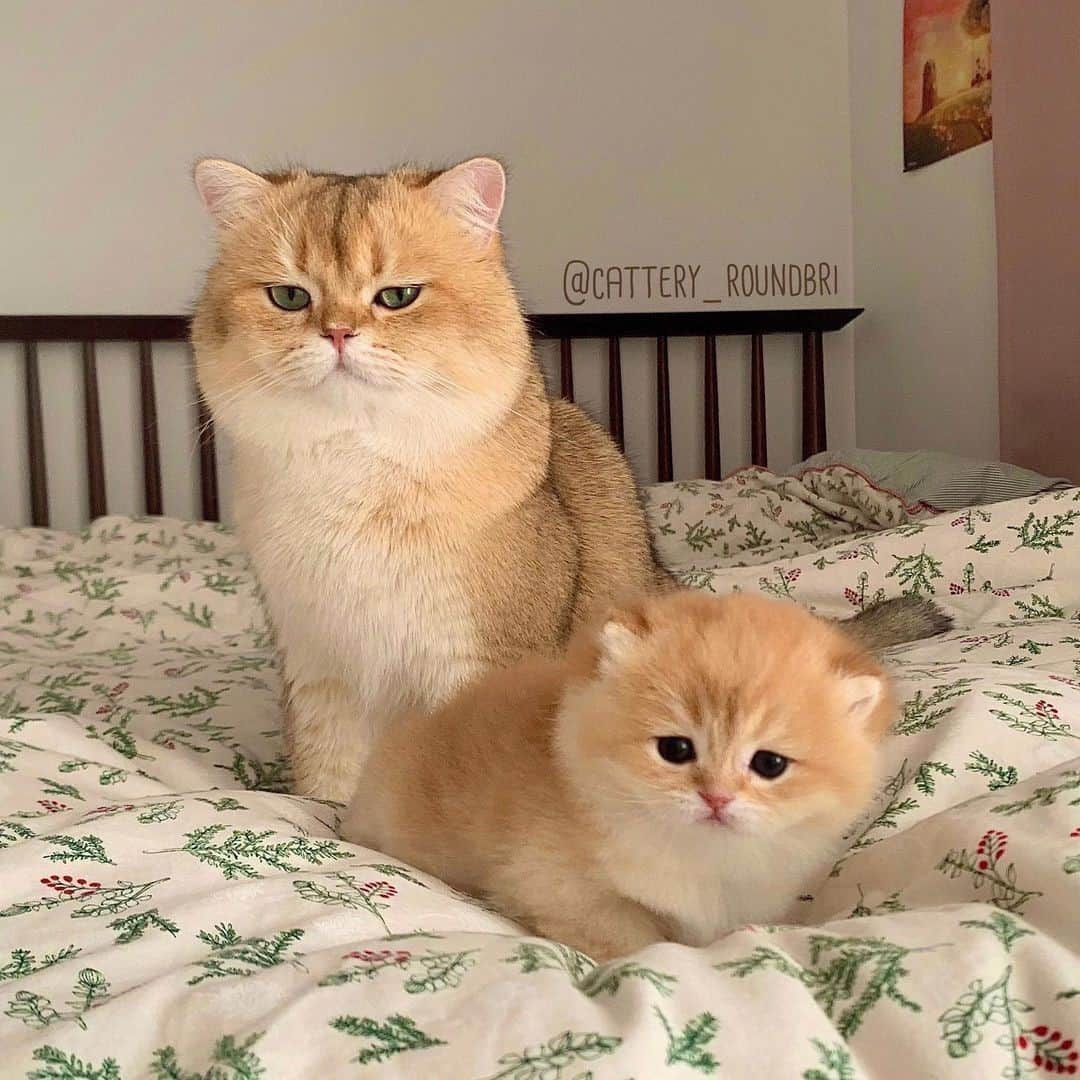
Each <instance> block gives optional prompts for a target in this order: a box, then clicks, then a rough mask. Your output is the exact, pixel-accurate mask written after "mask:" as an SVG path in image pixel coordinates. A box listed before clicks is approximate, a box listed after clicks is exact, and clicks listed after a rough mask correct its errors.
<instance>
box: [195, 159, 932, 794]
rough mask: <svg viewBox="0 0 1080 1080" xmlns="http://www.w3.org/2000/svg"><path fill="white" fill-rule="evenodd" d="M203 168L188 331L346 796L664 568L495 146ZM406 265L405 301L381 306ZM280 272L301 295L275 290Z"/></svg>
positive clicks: (242, 523) (314, 782)
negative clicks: (207, 252) (541, 333)
mask: <svg viewBox="0 0 1080 1080" xmlns="http://www.w3.org/2000/svg"><path fill="white" fill-rule="evenodd" d="M196 183H197V185H198V187H199V191H200V193H201V195H202V197H203V200H204V202H205V203H206V205H207V207H208V209H209V210H210V212H211V214H212V216H213V218H214V220H215V221H216V222H217V224H218V254H217V259H216V261H215V263H214V265H213V267H212V268H211V270H210V272H209V273H208V275H207V279H206V285H205V288H204V289H203V292H202V295H201V297H200V299H199V302H198V305H197V309H196V312H195V318H194V321H193V324H192V341H193V343H194V346H195V352H196V359H197V369H198V377H199V383H200V386H201V389H202V392H203V394H204V395H205V397H206V400H207V401H208V403H209V405H210V407H211V409H212V411H213V414H214V417H215V420H216V421H217V422H218V423H219V424H220V425H221V427H222V428H224V429H225V431H226V432H227V433H228V434H229V435H230V436H231V438H232V440H233V443H234V446H235V464H236V481H237V500H236V518H237V524H238V526H239V530H240V533H241V536H242V539H243V540H244V542H245V544H246V546H247V548H248V550H249V551H250V553H251V556H252V560H253V564H254V567H255V571H256V573H257V575H258V577H259V581H260V584H261V586H262V589H263V593H264V596H265V599H266V604H267V607H268V610H269V615H270V618H271V622H272V623H273V626H274V629H275V633H276V637H277V643H278V646H279V648H280V651H281V654H282V658H283V666H284V677H285V684H286V690H287V700H286V725H285V734H286V739H287V742H288V746H289V750H290V754H291V758H292V764H293V771H294V777H295V785H296V789H297V791H298V792H300V793H301V794H305V795H318V796H323V797H326V798H339V799H344V798H347V797H348V795H349V793H350V792H351V790H352V787H353V781H354V779H355V771H356V769H357V767H358V763H359V760H360V757H361V756H362V753H361V752H362V749H363V747H364V746H365V745H367V744H368V743H369V742H370V740H371V738H372V737H373V734H374V733H375V731H376V729H377V727H378V726H379V725H380V724H381V723H382V722H384V721H385V720H387V719H388V718H392V717H393V716H395V715H397V714H398V713H400V712H402V711H403V710H408V709H412V708H416V707H430V706H433V705H436V704H438V703H439V702H441V701H443V700H445V699H446V698H447V697H448V696H449V695H451V694H452V693H453V692H454V691H455V690H457V689H458V688H459V687H460V686H462V685H463V684H464V683H466V682H467V681H468V680H469V679H470V678H473V677H475V676H477V675H479V674H480V673H482V672H483V671H485V670H487V669H489V668H491V667H492V666H499V665H504V664H507V663H511V662H513V661H514V660H515V659H517V658H518V657H520V656H521V655H523V654H525V653H528V652H541V653H547V654H551V655H554V654H556V653H557V652H558V651H559V650H560V649H561V648H562V647H563V646H564V645H565V642H566V638H567V634H568V633H569V632H570V631H571V630H572V629H573V628H574V627H575V626H576V625H578V624H579V623H580V622H581V620H582V619H583V618H584V617H585V616H586V615H587V614H588V613H589V612H590V611H591V610H593V608H594V606H595V605H597V604H607V603H609V602H611V601H612V600H613V599H614V597H615V596H616V595H617V593H618V592H619V591H620V590H622V589H650V588H663V587H666V586H667V585H668V584H670V583H669V581H668V578H667V576H666V574H665V572H664V571H663V570H661V569H660V568H659V567H658V566H657V565H656V564H655V562H654V559H653V556H652V552H651V548H650V543H649V538H648V532H647V528H646V523H645V519H644V515H643V513H642V511H641V508H640V505H639V502H638V497H637V492H636V490H635V486H634V482H633V480H632V478H631V475H630V471H629V469H628V467H627V464H626V461H625V460H624V459H623V457H622V455H621V454H620V453H619V452H618V450H617V449H616V447H615V446H614V444H613V443H612V442H611V440H610V439H609V438H608V437H607V435H606V433H604V432H603V431H602V430H601V429H600V428H599V427H598V426H597V425H596V424H595V423H593V421H592V420H590V419H589V418H588V417H587V416H586V415H585V413H583V412H582V411H581V410H580V409H578V408H576V407H575V406H574V405H571V404H569V403H567V402H564V401H552V400H550V399H549V398H548V396H547V394H546V393H545V390H544V386H543V381H542V378H541V375H540V372H539V369H538V367H537V365H536V362H535V360H534V358H533V356H532V353H531V351H530V346H529V338H528V334H527V331H526V326H525V322H524V319H523V318H522V314H521V311H520V308H519V305H518V301H517V297H516V296H515V293H514V289H513V287H512V285H511V282H510V279H509V276H508V274H507V271H506V267H505V264H504V259H503V254H502V248H501V242H500V239H499V234H498V229H497V223H498V216H499V211H500V209H501V206H502V199H503V185H504V176H503V171H502V168H501V166H499V165H498V163H497V162H494V161H492V160H491V159H487V158H479V159H474V160H472V161H468V162H465V163H463V164H462V165H459V166H457V167H455V168H453V169H450V170H448V171H447V172H444V173H432V172H421V171H417V170H409V169H401V170H398V171H396V172H392V173H389V174H387V175H385V176H338V175H332V174H319V173H311V172H307V171H305V170H296V171H292V172H286V173H279V174H270V175H267V176H260V175H258V174H256V173H253V172H250V171H248V170H247V169H244V168H243V167H241V166H239V165H233V164H230V163H228V162H224V161H215V160H209V161H204V162H201V163H200V164H199V165H198V166H197V167H196ZM405 285H409V286H421V288H420V292H419V294H418V295H417V297H416V299H415V302H413V303H411V304H410V305H408V306H404V307H401V308H400V309H394V310H391V309H389V308H387V307H386V306H385V305H383V304H381V303H380V300H379V298H380V295H381V292H382V290H384V289H387V288H393V287H400V286H405ZM273 286H292V287H296V288H299V289H301V290H306V295H309V296H310V303H309V304H307V305H306V306H304V307H302V308H300V309H297V310H283V309H282V308H281V307H279V306H276V304H275V302H274V301H273V300H272V298H271V297H272V295H273V293H272V291H271V288H272V287H273ZM335 337H336V338H337V339H339V341H340V345H339V343H338V341H335V340H334V338H335ZM909 608H910V609H911V610H909ZM915 609H918V610H915ZM925 615H926V611H925V605H922V606H920V604H919V602H918V601H916V602H914V603H913V604H908V605H907V606H905V605H904V603H903V602H902V603H901V605H900V607H899V608H894V607H890V608H888V609H881V610H879V611H878V612H877V613H876V614H875V615H874V616H873V617H872V618H869V619H865V620H856V621H854V622H853V623H852V624H851V629H852V630H853V631H855V632H859V631H865V634H864V637H865V638H866V639H867V640H868V641H869V642H870V644H872V645H873V646H875V647H884V646H885V645H888V644H891V643H894V642H896V641H902V640H906V639H907V638H909V637H917V636H921V635H923V634H925V633H927V632H933V628H928V626H927V620H926V618H925Z"/></svg>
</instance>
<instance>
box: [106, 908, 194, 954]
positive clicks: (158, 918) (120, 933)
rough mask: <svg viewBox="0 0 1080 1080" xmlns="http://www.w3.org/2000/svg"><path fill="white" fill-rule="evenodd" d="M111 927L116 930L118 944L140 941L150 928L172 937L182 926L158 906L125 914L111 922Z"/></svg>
mask: <svg viewBox="0 0 1080 1080" xmlns="http://www.w3.org/2000/svg"><path fill="white" fill-rule="evenodd" d="M109 929H110V930H115V931H116V944H117V945H129V944H131V942H133V941H138V940H139V938H141V937H142V936H143V934H145V933H146V931H147V930H150V929H154V930H161V931H162V932H163V933H166V934H169V935H171V936H172V937H176V935H177V934H179V933H180V927H179V926H177V925H176V923H174V922H173V921H172V919H166V918H165V916H164V915H162V914H161V913H160V912H159V911H158V909H157V908H151V909H150V910H149V911H139V912H136V913H135V914H134V915H125V916H124V917H123V918H122V919H117V920H116V921H115V922H111V923H109Z"/></svg>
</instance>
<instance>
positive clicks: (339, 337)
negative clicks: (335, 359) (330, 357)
mask: <svg viewBox="0 0 1080 1080" xmlns="http://www.w3.org/2000/svg"><path fill="white" fill-rule="evenodd" d="M322 336H323V337H324V338H329V339H330V340H331V341H332V342H333V343H334V348H335V349H337V353H338V356H340V355H341V354H342V353H343V352H344V351H345V342H346V341H347V340H348V339H349V338H351V337H355V336H356V332H355V331H354V330H351V329H350V328H349V327H347V326H328V327H327V328H326V329H325V330H324V331H323V334H322Z"/></svg>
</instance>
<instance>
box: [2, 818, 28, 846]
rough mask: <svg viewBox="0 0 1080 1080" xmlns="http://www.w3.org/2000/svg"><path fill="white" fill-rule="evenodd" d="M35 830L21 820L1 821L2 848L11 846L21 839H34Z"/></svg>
mask: <svg viewBox="0 0 1080 1080" xmlns="http://www.w3.org/2000/svg"><path fill="white" fill-rule="evenodd" d="M33 838H34V831H33V829H31V828H30V827H29V826H28V825H23V824H22V822H19V821H0V848H6V847H11V845H12V844H17V843H18V842H19V841H20V840H32V839H33Z"/></svg>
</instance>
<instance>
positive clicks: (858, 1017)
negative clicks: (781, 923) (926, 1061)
mask: <svg viewBox="0 0 1080 1080" xmlns="http://www.w3.org/2000/svg"><path fill="white" fill-rule="evenodd" d="M922 951H924V950H922V949H908V948H904V947H903V946H900V945H895V944H893V943H892V942H890V941H886V940H885V939H884V938H880V937H847V938H840V937H832V936H830V935H826V934H814V935H813V936H812V937H811V938H810V963H809V965H808V966H806V967H803V966H802V965H800V964H798V963H796V962H795V961H794V960H792V959H791V958H790V957H788V956H785V955H784V954H783V953H781V952H780V951H779V950H777V949H774V948H772V947H771V946H768V945H759V946H757V948H755V949H754V951H753V952H752V953H751V954H750V955H749V956H747V957H744V958H743V959H742V960H733V961H730V962H728V963H724V964H717V965H715V966H716V970H717V971H729V972H731V974H733V975H734V976H735V977H736V978H740V979H743V978H746V977H747V976H749V975H753V974H756V973H759V972H762V971H775V972H778V973H779V974H781V975H786V976H788V977H789V978H793V979H797V980H798V981H799V982H801V983H802V984H803V985H804V986H805V987H806V988H807V989H808V990H809V991H810V992H811V994H812V995H813V997H814V1000H815V1001H816V1002H817V1003H818V1004H819V1005H820V1006H821V1008H822V1009H823V1010H824V1011H825V1014H826V1015H827V1016H828V1017H829V1018H830V1019H831V1020H833V1021H834V1022H835V1023H836V1029H837V1031H838V1032H839V1033H840V1034H841V1035H842V1036H843V1037H844V1038H845V1039H850V1038H851V1036H852V1035H854V1034H855V1032H856V1031H858V1030H859V1027H860V1026H861V1025H862V1022H863V1020H864V1019H865V1018H866V1014H867V1013H868V1012H869V1011H870V1009H872V1008H873V1007H874V1006H875V1005H877V1004H878V1003H879V1002H880V1001H882V1000H884V999H887V1000H889V1001H892V1002H894V1003H895V1004H897V1005H899V1006H901V1007H902V1008H904V1009H908V1010H909V1011H911V1012H920V1011H921V1009H922V1006H921V1005H919V1003H918V1002H916V1001H912V1000H911V999H910V998H908V997H906V996H905V995H904V994H903V993H902V991H901V990H900V982H901V980H902V979H903V978H904V977H905V976H906V975H908V974H910V973H909V971H908V969H907V968H906V967H904V965H903V961H904V959H905V958H906V957H907V956H909V955H911V954H912V953H916V952H922ZM860 979H861V980H862V987H861V989H859V983H860ZM841 1005H846V1007H845V1008H844V1009H843V1010H841V1011H840V1012H839V1016H837V1015H836V1013H837V1011H838V1009H839V1007H840V1006H841Z"/></svg>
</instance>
